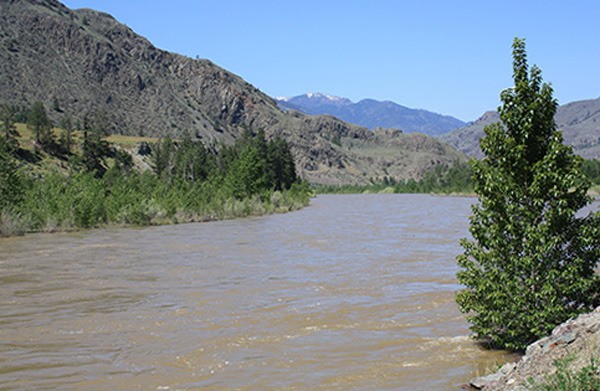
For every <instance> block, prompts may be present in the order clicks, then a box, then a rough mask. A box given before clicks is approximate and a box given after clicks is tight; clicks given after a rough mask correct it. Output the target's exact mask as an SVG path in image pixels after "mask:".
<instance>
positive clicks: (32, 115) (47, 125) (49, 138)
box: [27, 101, 54, 149]
mask: <svg viewBox="0 0 600 391" xmlns="http://www.w3.org/2000/svg"><path fill="white" fill-rule="evenodd" d="M27 127H28V128H29V129H30V130H31V131H32V132H33V135H34V137H35V141H36V142H37V143H38V144H39V145H40V146H41V147H42V148H43V149H48V148H51V147H52V146H53V144H54V135H53V134H52V122H51V121H50V119H49V118H48V115H47V114H46V109H45V108H44V104H43V103H42V102H40V101H37V102H35V103H34V104H33V105H32V106H31V109H30V110H29V113H28V115H27Z"/></svg>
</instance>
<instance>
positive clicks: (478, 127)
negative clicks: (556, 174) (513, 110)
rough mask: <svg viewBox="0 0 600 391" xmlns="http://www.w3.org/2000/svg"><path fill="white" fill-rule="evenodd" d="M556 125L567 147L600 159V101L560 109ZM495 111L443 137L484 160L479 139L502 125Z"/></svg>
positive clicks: (580, 153) (565, 106) (588, 157)
mask: <svg viewBox="0 0 600 391" xmlns="http://www.w3.org/2000/svg"><path fill="white" fill-rule="evenodd" d="M554 120H555V121H556V125H557V127H558V129H559V130H561V131H562V132H563V136H564V140H565V143H566V144H569V145H572V146H573V150H574V151H575V153H577V154H578V155H581V156H583V157H584V158H587V159H591V158H595V159H600V98H598V99H590V100H581V101H576V102H571V103H567V104H565V105H562V106H558V108H557V110H556V115H555V116H554ZM499 121H500V115H499V114H498V112H496V111H488V112H486V113H485V114H484V115H483V116H482V117H481V118H479V119H478V120H477V121H475V122H473V123H471V124H469V125H467V126H465V127H462V128H460V129H456V130H454V131H452V132H450V133H447V134H444V135H442V136H440V139H441V140H443V141H446V142H448V143H450V144H452V145H453V146H454V147H456V148H457V149H458V150H460V151H462V152H464V153H466V154H467V155H469V156H473V157H477V158H480V157H482V156H483V154H482V152H481V150H480V149H479V139H480V138H481V137H482V136H483V128H484V127H485V126H486V125H489V124H492V123H495V122H499Z"/></svg>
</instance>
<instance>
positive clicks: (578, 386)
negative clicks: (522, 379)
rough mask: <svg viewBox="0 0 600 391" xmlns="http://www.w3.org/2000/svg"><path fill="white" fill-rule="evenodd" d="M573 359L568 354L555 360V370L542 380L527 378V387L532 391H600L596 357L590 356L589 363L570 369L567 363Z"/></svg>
mask: <svg viewBox="0 0 600 391" xmlns="http://www.w3.org/2000/svg"><path fill="white" fill-rule="evenodd" d="M574 360H575V356H574V355H569V356H567V357H565V358H563V359H561V360H556V361H555V362H554V365H555V367H556V372H554V373H553V374H551V375H549V376H548V377H546V378H545V379H543V380H542V381H539V382H538V381H535V380H533V379H529V384H528V389H529V390H532V391H600V367H599V363H598V359H596V358H592V359H591V360H590V364H589V365H587V366H585V367H583V368H581V369H579V370H571V369H570V368H569V365H570V364H571V363H572V362H573V361H574Z"/></svg>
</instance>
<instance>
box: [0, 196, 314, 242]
mask: <svg viewBox="0 0 600 391" xmlns="http://www.w3.org/2000/svg"><path fill="white" fill-rule="evenodd" d="M310 197H311V195H310V193H308V191H300V192H292V191H283V192H281V191H274V192H271V193H270V194H269V197H264V196H258V195H256V196H253V197H249V198H245V199H241V200H239V199H235V198H227V199H225V200H221V202H219V201H218V200H217V202H211V203H207V205H205V206H204V207H203V208H202V210H200V211H199V210H193V209H187V210H186V209H184V208H178V209H177V210H175V211H173V212H172V213H168V212H167V211H166V210H165V209H164V208H162V207H161V206H160V205H157V204H155V203H144V204H143V205H131V208H130V209H134V208H135V209H137V208H144V209H143V210H132V211H130V214H131V215H135V219H132V218H130V217H129V216H128V215H126V214H122V215H121V216H120V217H119V218H118V219H115V220H112V221H104V222H101V223H97V224H93V225H86V226H81V225H78V224H77V222H76V218H75V217H74V216H72V217H70V218H61V219H60V220H59V219H58V218H57V217H56V216H53V215H49V216H48V217H47V218H46V219H45V220H44V221H43V222H42V223H41V224H40V223H37V224H34V223H33V221H32V220H33V219H32V217H31V216H29V215H28V214H27V213H26V212H25V213H24V212H14V211H10V210H2V211H0V238H1V237H10V236H20V235H25V234H29V233H40V232H41V233H54V232H74V231H80V230H86V229H94V228H112V227H120V228H125V227H142V226H156V225H169V224H186V223H199V222H208V221H221V220H231V219H237V218H243V217H251V216H264V215H269V214H275V213H287V212H292V211H295V210H300V209H302V208H305V207H307V206H308V205H309V202H310ZM73 214H74V213H73Z"/></svg>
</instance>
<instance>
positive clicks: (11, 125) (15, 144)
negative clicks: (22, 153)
mask: <svg viewBox="0 0 600 391" xmlns="http://www.w3.org/2000/svg"><path fill="white" fill-rule="evenodd" d="M0 120H2V137H3V138H4V145H5V148H8V150H9V152H10V153H14V151H16V150H17V149H18V148H19V140H18V139H17V137H19V132H17V128H16V126H15V111H14V110H13V108H12V107H10V106H9V105H2V107H0Z"/></svg>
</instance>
